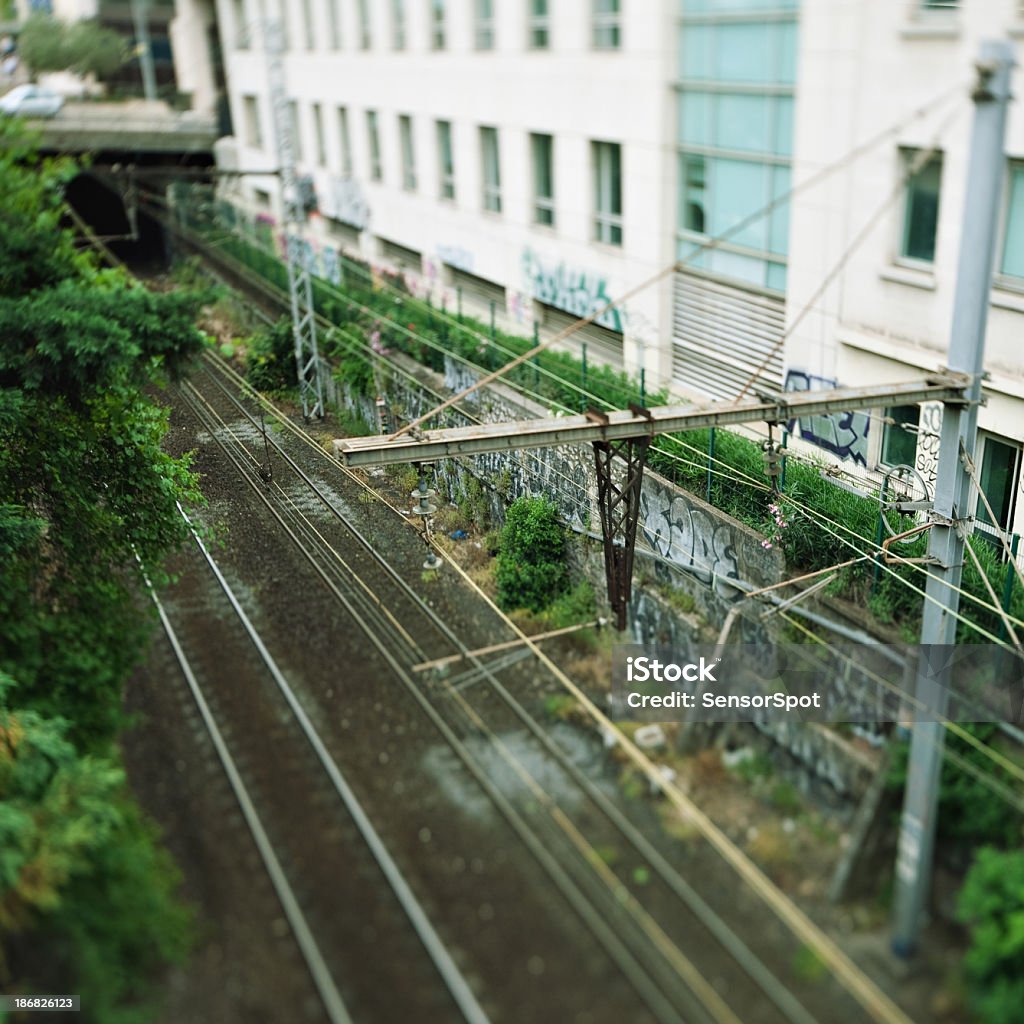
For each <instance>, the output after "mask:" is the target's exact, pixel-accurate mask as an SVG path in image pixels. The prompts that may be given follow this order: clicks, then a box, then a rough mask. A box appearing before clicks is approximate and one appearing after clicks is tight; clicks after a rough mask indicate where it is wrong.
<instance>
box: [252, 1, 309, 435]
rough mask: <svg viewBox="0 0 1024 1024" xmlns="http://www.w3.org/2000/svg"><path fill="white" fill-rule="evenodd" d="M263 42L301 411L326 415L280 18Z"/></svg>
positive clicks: (267, 25) (266, 29)
mask: <svg viewBox="0 0 1024 1024" xmlns="http://www.w3.org/2000/svg"><path fill="white" fill-rule="evenodd" d="M263 45H264V49H265V50H266V55H267V81H268V83H269V87H270V109H271V112H272V116H273V122H274V143H275V146H276V150H277V167H278V172H277V173H278V179H279V181H280V183H281V202H282V205H283V207H284V237H285V260H286V263H287V266H288V292H289V294H290V297H291V307H292V334H293V336H294V339H295V365H296V368H297V370H298V376H299V397H300V398H301V400H302V415H303V416H305V417H306V419H309V418H310V417H311V416H317V417H319V416H323V414H324V395H323V386H322V384H321V381H320V354H319V352H318V351H317V343H316V317H315V315H314V309H313V278H312V275H311V274H310V271H309V266H308V263H307V261H306V259H305V250H304V248H303V246H301V245H300V244H298V243H299V241H300V239H301V236H300V229H301V228H302V226H303V225H304V224H305V223H306V211H305V208H304V206H303V203H302V197H301V195H300V194H299V179H298V174H297V173H296V170H295V141H294V139H293V138H292V125H291V118H290V116H289V109H288V90H287V88H286V86H285V74H284V49H285V47H284V30H283V28H282V25H281V22H280V20H278V19H277V18H266V19H264V21H263Z"/></svg>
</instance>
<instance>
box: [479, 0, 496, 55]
mask: <svg viewBox="0 0 1024 1024" xmlns="http://www.w3.org/2000/svg"><path fill="white" fill-rule="evenodd" d="M476 48H477V49H478V50H493V49H494V0H476Z"/></svg>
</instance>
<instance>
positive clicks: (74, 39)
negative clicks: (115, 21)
mask: <svg viewBox="0 0 1024 1024" xmlns="http://www.w3.org/2000/svg"><path fill="white" fill-rule="evenodd" d="M18 49H19V50H20V51H21V55H22V57H24V59H25V62H26V63H27V64H28V66H29V67H30V68H31V69H32V70H33V71H74V72H75V73H76V74H79V75H88V74H93V75H95V76H96V77H97V78H106V77H108V76H110V75H112V74H113V73H114V72H115V71H117V69H118V68H119V67H121V65H122V64H124V63H125V62H126V61H127V60H128V57H129V47H128V43H127V41H126V40H125V39H124V37H123V36H121V35H120V34H119V33H117V32H114V31H112V30H111V29H108V28H103V26H102V25H100V24H99V23H98V22H95V21H90V20H88V19H84V20H81V21H76V22H73V23H71V24H68V23H67V22H64V21H61V20H60V19H59V18H54V17H53V16H52V15H49V14H42V13H36V14H33V15H32V16H31V17H29V18H28V20H27V21H26V22H25V24H24V26H23V27H22V30H21V33H20V35H19V36H18Z"/></svg>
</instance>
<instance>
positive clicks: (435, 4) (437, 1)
mask: <svg viewBox="0 0 1024 1024" xmlns="http://www.w3.org/2000/svg"><path fill="white" fill-rule="evenodd" d="M444 47H445V26H444V0H430V48H431V49H432V50H443V49H444Z"/></svg>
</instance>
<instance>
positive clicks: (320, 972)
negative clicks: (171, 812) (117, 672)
mask: <svg viewBox="0 0 1024 1024" xmlns="http://www.w3.org/2000/svg"><path fill="white" fill-rule="evenodd" d="M179 510H180V506H179ZM182 515H183V516H184V515H185V514H184V512H182ZM185 521H186V522H188V517H187V516H185ZM189 529H190V530H192V525H191V523H189ZM192 536H193V537H196V533H195V531H194V530H192ZM196 540H197V541H198V537H196ZM146 586H147V587H148V588H149V595H150V597H151V598H152V599H153V603H154V604H155V605H156V610H157V614H158V615H159V616H160V624H161V625H162V626H163V630H164V633H166V635H167V639H168V641H169V642H170V644H171V649H172V650H173V651H174V657H175V659H176V660H177V662H178V666H179V667H180V668H181V671H182V674H183V675H184V676H185V681H186V682H187V683H188V687H189V690H190V691H191V692H192V698H193V700H194V701H195V702H196V707H197V708H198V709H199V714H200V716H201V717H202V720H203V725H204V726H205V727H206V731H207V732H208V733H209V734H210V739H211V741H212V742H213V746H214V749H215V750H216V751H217V757H218V758H219V759H220V763H221V766H222V767H223V769H224V774H225V775H226V776H227V778H228V783H229V785H230V786H231V790H232V792H233V793H234V795H235V799H236V800H237V801H238V806H239V809H240V810H241V812H242V817H243V818H244V819H245V823H246V825H247V826H248V828H249V832H250V833H251V835H252V838H253V842H254V843H255V844H256V849H257V850H258V851H259V855H260V859H261V860H262V861H263V866H264V867H265V868H266V871H267V874H268V875H269V876H270V883H271V885H272V886H273V888H274V892H275V893H276V895H277V898H278V901H279V902H280V904H281V908H282V909H283V910H284V913H285V917H286V918H287V920H288V924H289V926H290V927H291V929H292V932H293V934H294V935H295V941H296V942H297V943H298V945H299V950H300V952H301V953H302V958H303V960H304V961H305V963H306V967H307V969H308V970H309V973H310V975H311V977H312V979H313V984H314V985H315V986H316V990H317V994H318V995H319V996H320V1001H321V1002H322V1003H323V1005H324V1009H325V1010H326V1011H327V1016H328V1018H329V1019H330V1021H331V1024H352V1018H351V1016H350V1015H349V1013H348V1010H347V1008H346V1007H345V1003H344V1001H343V1000H342V998H341V994H340V993H339V992H338V989H337V986H336V985H335V984H334V979H333V978H332V977H331V972H330V970H329V968H328V967H327V962H326V961H325V960H324V956H323V954H322V953H321V952H320V947H319V946H318V945H317V942H316V939H315V938H314V936H313V932H312V929H311V928H310V927H309V923H308V922H307V921H306V918H305V915H304V914H303V913H302V909H301V908H300V906H299V901H298V900H297V899H296V897H295V893H294V891H293V890H292V887H291V884H290V883H289V881H288V878H287V876H286V875H285V872H284V869H283V868H282V867H281V862H280V861H279V860H278V858H277V854H276V853H275V852H274V846H273V844H272V843H271V841H270V837H269V836H268V835H267V832H266V829H265V828H264V827H263V823H262V821H261V820H260V816H259V812H258V811H257V810H256V806H255V804H254V803H253V801H252V797H251V796H250V795H249V791H248V789H247V788H246V785H245V782H244V781H243V780H242V775H241V772H239V770H238V767H237V765H236V764H235V761H234V758H232V756H231V752H230V751H229V750H228V747H227V744H226V743H225V741H224V736H223V734H222V733H221V731H220V728H219V726H218V725H217V720H216V718H215V717H214V715H213V712H212V711H211V710H210V705H209V704H208V703H207V700H206V696H205V695H204V693H203V690H202V687H201V685H200V684H199V681H198V679H197V678H196V675H195V673H194V672H193V670H192V665H191V663H190V662H189V660H188V657H187V656H186V654H185V651H184V649H183V648H182V646H181V642H180V641H179V640H178V635H177V633H175V631H174V627H173V626H172V625H171V622H170V619H169V618H168V616H167V612H166V611H165V610H164V607H163V605H162V604H161V602H160V599H159V598H158V597H157V596H156V591H155V590H154V589H153V588H152V586H151V585H150V583H149V580H148V579H147V580H146Z"/></svg>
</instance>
